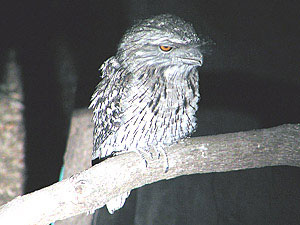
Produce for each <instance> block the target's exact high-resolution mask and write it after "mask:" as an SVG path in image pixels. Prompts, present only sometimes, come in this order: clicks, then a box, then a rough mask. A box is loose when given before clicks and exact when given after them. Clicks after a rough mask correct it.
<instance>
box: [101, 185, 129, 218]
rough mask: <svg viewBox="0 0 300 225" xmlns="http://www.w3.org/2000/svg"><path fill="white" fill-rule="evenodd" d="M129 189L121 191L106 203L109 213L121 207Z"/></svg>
mask: <svg viewBox="0 0 300 225" xmlns="http://www.w3.org/2000/svg"><path fill="white" fill-rule="evenodd" d="M129 194H130V191H128V192H125V193H123V194H122V195H120V196H118V197H116V198H113V199H111V200H110V201H109V202H107V203H106V208H107V210H108V212H109V213H110V214H113V213H114V212H115V211H116V210H118V209H120V208H122V207H123V205H124V204H125V201H126V199H127V198H128V196H129Z"/></svg>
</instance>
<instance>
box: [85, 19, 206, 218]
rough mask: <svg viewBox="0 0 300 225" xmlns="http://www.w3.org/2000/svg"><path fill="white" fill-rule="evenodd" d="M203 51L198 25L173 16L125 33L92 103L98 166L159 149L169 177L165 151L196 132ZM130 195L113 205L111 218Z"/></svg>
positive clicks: (103, 70)
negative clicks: (119, 156)
mask: <svg viewBox="0 0 300 225" xmlns="http://www.w3.org/2000/svg"><path fill="white" fill-rule="evenodd" d="M201 45H202V43H201V41H200V38H199V37H198V35H197V33H196V31H195V29H194V28H193V26H192V24H190V23H188V22H186V21H184V20H183V19H181V18H180V17H177V16H175V15H171V14H162V15H156V16H152V17H150V18H147V19H143V20H139V21H138V22H136V23H135V24H134V25H133V26H132V27H130V28H129V29H128V30H127V31H126V32H125V34H124V36H123V37H122V38H121V41H120V43H119V45H118V48H117V52H116V54H115V56H112V57H110V58H108V59H107V60H106V61H105V62H104V63H103V64H102V65H101V67H100V69H99V70H100V73H101V79H102V80H101V81H100V82H99V84H98V85H97V86H96V89H95V91H94V93H93V95H92V97H91V103H90V106H89V108H91V109H93V117H92V120H93V122H94V131H93V150H92V159H93V160H94V161H95V160H101V159H105V158H107V157H111V156H114V155H117V154H123V153H126V152H136V153H138V154H139V155H141V156H142V158H143V159H145V156H146V155H151V153H150V151H149V149H150V148H153V149H155V151H156V152H157V154H158V156H160V155H161V154H162V155H163V156H164V157H165V159H166V160H165V161H166V166H165V172H167V171H168V169H169V165H168V156H167V154H166V151H165V150H164V147H166V146H169V145H171V144H173V143H176V142H177V141H178V140H180V139H182V138H186V137H189V136H190V135H191V134H192V132H193V131H194V130H195V128H196V117H195V113H196V111H197V109H198V101H199V100H200V94H199V75H198V70H197V69H198V67H200V66H201V65H202V63H203V54H202V51H201ZM145 162H146V164H147V160H145ZM129 194H130V192H126V193H124V194H122V195H121V196H118V197H116V198H114V199H112V200H110V201H109V202H107V203H106V206H107V209H108V211H109V213H111V214H113V213H114V212H115V211H116V210H118V209H120V208H122V207H123V205H124V203H125V201H126V198H127V197H128V196H129Z"/></svg>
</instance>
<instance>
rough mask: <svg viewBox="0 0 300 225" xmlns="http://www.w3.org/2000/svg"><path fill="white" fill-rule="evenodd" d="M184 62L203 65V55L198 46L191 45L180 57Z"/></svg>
mask: <svg viewBox="0 0 300 225" xmlns="http://www.w3.org/2000/svg"><path fill="white" fill-rule="evenodd" d="M180 58H181V60H182V62H183V63H185V64H189V65H193V66H202V64H203V55H202V54H201V52H200V50H199V49H198V48H197V47H196V46H191V47H189V48H188V49H187V50H186V52H185V54H184V55H183V56H182V57H180Z"/></svg>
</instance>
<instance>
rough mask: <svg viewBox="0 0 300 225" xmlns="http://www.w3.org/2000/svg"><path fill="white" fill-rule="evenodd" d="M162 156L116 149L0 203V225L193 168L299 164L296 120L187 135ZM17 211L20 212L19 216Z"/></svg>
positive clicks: (98, 201)
mask: <svg viewBox="0 0 300 225" xmlns="http://www.w3.org/2000/svg"><path fill="white" fill-rule="evenodd" d="M166 151H167V154H168V158H169V165H170V169H169V171H168V172H167V173H164V159H163V158H161V159H156V157H154V159H153V160H150V159H148V168H145V164H144V161H143V160H142V159H141V157H140V156H139V155H137V154H135V153H127V154H122V155H119V156H116V157H113V158H110V159H107V160H105V161H104V162H102V163H100V164H98V165H96V166H94V167H92V168H90V169H88V170H85V171H83V172H81V173H78V174H75V175H73V176H72V177H70V178H68V179H65V180H63V181H61V182H58V183H56V184H54V185H51V186H49V187H46V188H44V189H41V190H39V191H36V192H33V193H31V194H27V195H24V196H22V197H18V198H16V199H14V200H12V201H11V202H9V203H7V204H6V205H3V206H2V207H1V208H0V224H19V225H21V224H24V225H25V224H28V225H32V224H49V223H50V222H53V221H56V220H61V219H64V218H67V217H71V216H74V215H78V214H80V213H84V212H88V211H93V210H95V209H97V208H99V207H102V206H104V204H105V202H107V201H108V200H109V199H111V198H113V197H116V196H118V195H119V194H120V193H123V192H126V191H129V190H131V189H134V188H138V187H141V186H143V185H146V184H151V183H154V182H157V181H159V180H164V179H171V178H175V177H178V176H182V175H189V174H195V173H211V172H226V171H233V170H242V169H249V168H260V167H266V166H276V165H289V166H300V124H297V125H282V126H279V127H275V128H270V129H262V130H255V131H247V132H238V133H230V134H222V135H216V136H207V137H199V138H190V139H185V140H182V141H180V142H179V143H177V144H175V145H172V146H170V147H168V148H166ZM20 215H22V216H20Z"/></svg>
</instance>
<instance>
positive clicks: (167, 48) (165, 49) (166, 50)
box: [159, 45, 172, 52]
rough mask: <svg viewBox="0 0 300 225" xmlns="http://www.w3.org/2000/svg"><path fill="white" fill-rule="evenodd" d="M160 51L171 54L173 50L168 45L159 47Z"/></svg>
mask: <svg viewBox="0 0 300 225" xmlns="http://www.w3.org/2000/svg"><path fill="white" fill-rule="evenodd" d="M159 48H160V50H162V51H163V52H169V51H171V50H172V47H170V46H167V45H160V46H159Z"/></svg>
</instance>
